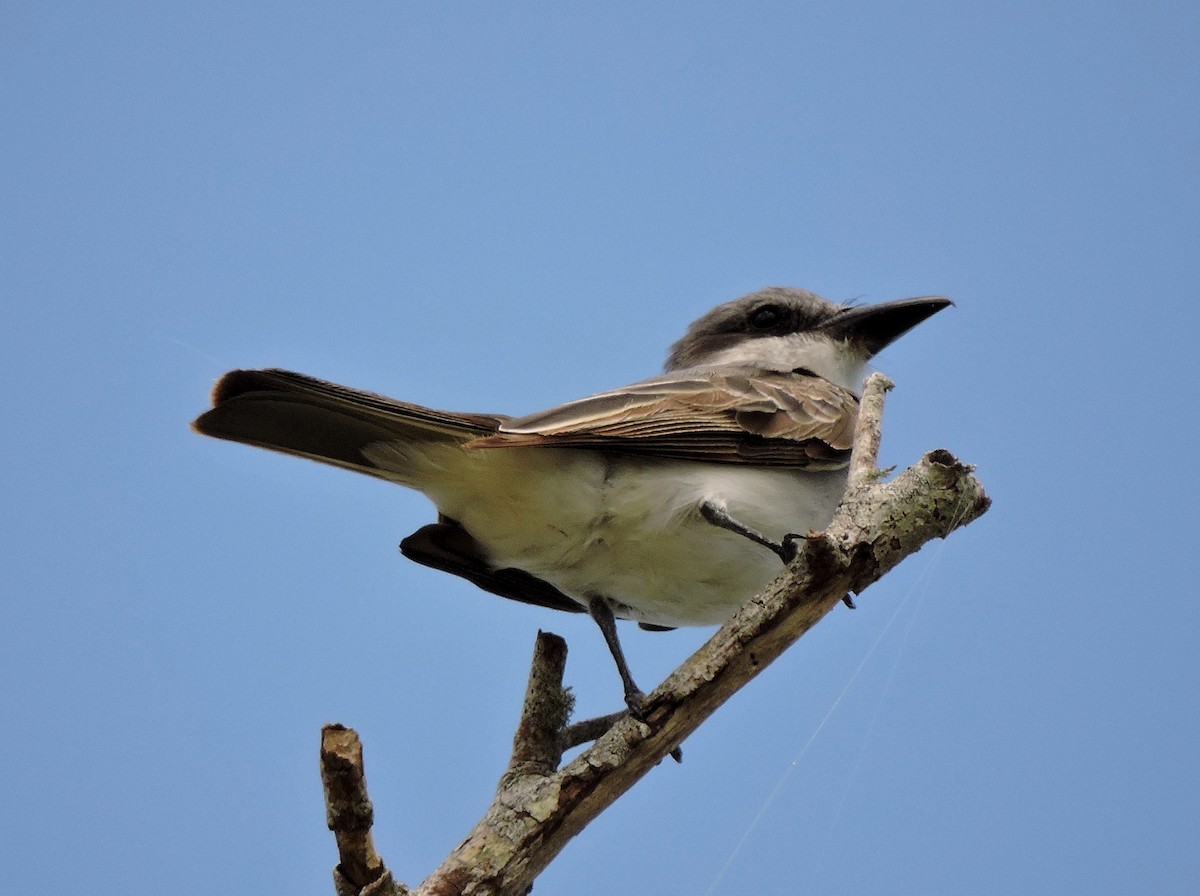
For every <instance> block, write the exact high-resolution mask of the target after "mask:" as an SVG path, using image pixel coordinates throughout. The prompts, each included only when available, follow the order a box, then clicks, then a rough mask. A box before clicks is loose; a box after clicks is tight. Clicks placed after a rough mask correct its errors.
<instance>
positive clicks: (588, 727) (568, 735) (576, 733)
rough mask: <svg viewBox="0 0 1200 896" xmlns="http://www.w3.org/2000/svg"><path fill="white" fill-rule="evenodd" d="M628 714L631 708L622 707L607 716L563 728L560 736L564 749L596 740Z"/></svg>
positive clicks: (585, 720)
mask: <svg viewBox="0 0 1200 896" xmlns="http://www.w3.org/2000/svg"><path fill="white" fill-rule="evenodd" d="M627 715H629V710H627V709H622V710H621V711H620V712H610V713H609V714H608V715H606V716H596V717H595V718H591V719H584V720H583V721H582V722H575V723H573V724H571V725H568V726H567V727H566V728H564V729H563V732H562V736H561V737H560V738H559V740H560V743H561V745H562V749H563V750H569V749H571V748H572V747H577V746H579V745H580V744H586V743H590V742H591V741H594V740H595V739H596V738H598V737H600V736H601V735H602V734H604V732H606V731H608V729H609V728H611V727H612V726H613V725H615V724H617V722H619V721H621V719H623V718H624V717H625V716H627Z"/></svg>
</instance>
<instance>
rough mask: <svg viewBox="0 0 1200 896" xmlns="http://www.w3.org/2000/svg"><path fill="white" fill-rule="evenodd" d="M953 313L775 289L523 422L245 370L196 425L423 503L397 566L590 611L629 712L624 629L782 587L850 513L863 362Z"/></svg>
mask: <svg viewBox="0 0 1200 896" xmlns="http://www.w3.org/2000/svg"><path fill="white" fill-rule="evenodd" d="M949 304H950V301H949V300H948V299H945V298H942V297H938V296H925V297H922V298H915V299H904V300H901V301H896V302H888V303H885V304H880V305H871V306H848V305H839V304H835V303H833V302H829V301H826V300H825V299H822V298H820V297H819V296H816V295H814V294H812V293H810V292H806V291H804V290H800V289H787V288H782V287H773V288H769V289H764V290H762V291H760V292H756V293H752V294H750V295H747V296H743V297H742V298H740V299H736V300H734V301H732V302H727V303H725V304H723V305H719V306H717V307H716V308H714V309H713V310H712V311H710V312H708V313H707V314H705V315H704V316H703V317H701V318H700V319H699V320H697V321H696V322H695V323H693V324H692V325H691V326H690V327H689V328H688V331H687V333H686V334H685V335H684V336H683V338H682V339H680V340H679V341H678V342H677V343H675V345H674V346H673V347H672V348H671V351H670V354H669V356H668V358H667V363H666V367H665V371H666V372H665V373H664V374H663V375H661V376H657V377H653V378H652V379H648V380H642V381H641V382H638V383H634V384H633V385H630V386H625V387H623V388H620V389H615V390H613V391H611V392H602V393H600V394H599V395H592V396H590V397H588V398H582V399H579V400H577V401H572V402H568V403H567V404H563V405H559V406H558V407H554V408H551V409H550V410H547V411H542V412H540V413H537V414H530V415H529V416H526V417H518V418H512V417H507V416H504V415H501V414H461V413H454V412H449V411H436V410H432V409H430V408H426V407H422V406H420V405H416V404H408V403H406V402H400V401H395V400H393V399H390V398H384V397H382V396H379V395H373V394H371V393H368V392H360V391H357V390H354V389H348V388H346V387H344V386H337V385H334V384H332V383H327V382H323V381H321V380H316V379H313V378H311V377H307V376H304V375H302V374H298V373H291V372H289V371H284V370H234V371H232V372H230V373H227V374H225V376H223V377H222V378H221V379H220V380H219V381H218V382H217V384H216V386H215V388H214V389H213V393H212V404H213V407H212V409H211V410H209V411H207V412H206V413H204V414H202V415H201V416H200V417H199V418H197V419H196V421H195V422H194V423H193V424H192V425H193V427H194V429H195V430H196V431H197V432H200V433H204V434H205V435H210V436H216V437H217V438H222V439H231V440H233V441H236V442H245V443H246V444H250V445H257V446H259V447H262V448H270V449H272V450H275V451H283V452H287V453H289V454H295V455H298V456H300V457H308V458H312V459H313V460H319V461H322V462H324V463H329V464H334V465H337V466H340V467H346V468H347V469H351V470H355V471H357V472H360V473H367V474H369V475H371V476H377V477H379V478H381V479H387V480H389V481H392V482H397V483H399V484H401V485H405V486H408V487H409V488H414V489H416V490H418V491H420V492H422V493H424V494H425V495H426V496H427V497H428V498H429V499H430V500H431V501H433V503H434V505H435V506H436V507H437V510H438V521H437V522H436V523H432V524H430V525H427V526H424V527H422V528H421V529H419V530H417V531H416V532H415V533H413V534H412V535H410V536H409V537H408V538H406V539H404V541H403V542H402V543H401V549H402V551H403V553H404V555H405V556H407V557H409V558H410V559H412V560H415V561H417V562H418V563H423V564H425V565H427V566H432V567H435V568H437V569H441V570H445V571H446V572H451V573H454V574H455V575H458V576H461V577H463V578H465V579H468V580H469V581H471V582H474V583H475V584H476V585H478V586H479V587H481V588H483V589H485V590H487V591H490V592H492V593H495V594H499V595H502V596H504V597H509V598H513V599H515V600H520V601H525V602H527V603H533V604H539V605H541V606H545V607H550V608H553V609H559V610H569V611H575V612H579V611H587V612H589V613H590V614H591V615H592V617H593V618H594V619H595V620H596V621H597V622H598V623H599V625H600V628H601V631H602V632H603V633H604V636H605V639H606V641H607V642H608V645H609V649H610V650H611V652H612V654H613V658H614V660H615V661H616V663H617V668H618V670H619V671H620V674H621V679H622V682H623V684H624V689H625V697H626V702H627V703H628V704H629V705H630V706H631V708H636V707H637V706H638V705H639V703H640V700H641V692H640V691H639V690H638V689H637V686H636V685H635V684H634V681H633V678H632V676H631V675H630V673H629V669H628V666H627V664H626V663H625V660H624V657H623V656H622V653H621V648H620V643H619V641H618V639H617V634H616V626H615V624H614V621H613V620H614V617H616V618H620V619H632V620H636V621H637V622H639V623H641V624H642V626H643V627H646V628H652V629H658V628H674V627H676V626H685V625H716V624H720V623H722V622H724V621H725V620H726V619H727V618H728V617H729V616H731V615H732V614H733V612H734V610H736V609H737V608H738V607H739V606H740V605H741V604H742V603H743V602H745V601H746V600H747V599H748V598H749V597H751V596H752V595H754V594H756V593H757V592H758V591H759V590H760V589H762V588H763V587H764V586H765V585H766V584H767V583H768V582H769V581H770V580H771V579H772V578H774V577H775V575H776V574H777V573H778V572H779V570H780V562H781V558H782V559H784V560H786V559H787V558H788V556H790V544H791V541H790V539H789V537H788V536H789V534H790V533H799V534H803V533H805V532H807V531H809V530H810V529H823V528H825V526H827V525H828V523H829V522H830V520H831V519H832V517H833V513H834V510H835V508H836V507H837V504H838V502H839V501H840V499H841V496H842V492H843V490H844V489H845V485H846V466H847V463H848V460H849V455H850V446H851V440H852V437H853V434H854V425H855V421H856V419H857V416H858V399H857V396H856V394H855V390H856V389H858V388H859V385H860V383H861V380H862V378H863V376H864V373H865V370H866V364H867V361H868V360H869V359H870V358H871V357H872V356H873V355H874V354H876V353H877V352H878V351H879V350H880V349H882V348H883V347H884V346H886V345H888V344H889V343H891V342H892V341H893V340H895V339H896V338H897V337H899V336H900V335H901V334H903V333H905V332H906V331H908V330H909V329H911V328H912V327H914V326H916V325H917V324H918V323H920V322H921V321H923V320H925V319H926V318H928V317H929V316H931V315H933V314H934V313H936V312H937V311H940V310H941V309H942V308H944V307H946V306H947V305H949Z"/></svg>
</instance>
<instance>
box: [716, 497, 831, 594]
mask: <svg viewBox="0 0 1200 896" xmlns="http://www.w3.org/2000/svg"><path fill="white" fill-rule="evenodd" d="M700 515H701V516H702V517H704V519H705V521H707V522H709V523H711V524H712V525H714V526H716V527H717V528H718V529H727V530H729V531H730V532H735V533H737V534H738V535H741V536H742V537H744V538H749V539H750V540H751V541H753V542H755V543H757V544H761V545H762V546H763V547H764V548H770V549H771V550H772V551H774V552H775V553H776V554H778V555H779V559H780V560H782V561H783V562H784V563H785V564H791V562H792V561H793V560H795V559H796V556H797V554H799V553H800V539H801V537H802V536H800V535H795V534H788V535H785V536H783V541H782V542H778V541H772V540H771V539H769V538H767V536H765V535H763V534H762V533H761V532H756V531H755V530H754V529H751V528H750V527H749V526H747V525H746V524H745V523H742V522H738V521H737V520H735V519H734V518H733V517H731V516H730V515H729V511H727V510H726V509H725V508H724V507H718V506H717V505H716V504H714V503H713V502H712V501H702V502H701V503H700ZM842 603H844V604H845V605H846V606H848V607H849V608H850V609H851V610H853V609H854V601H853V600H851V599H850V595H849V594H847V595H845V596H844V597H843V598H842Z"/></svg>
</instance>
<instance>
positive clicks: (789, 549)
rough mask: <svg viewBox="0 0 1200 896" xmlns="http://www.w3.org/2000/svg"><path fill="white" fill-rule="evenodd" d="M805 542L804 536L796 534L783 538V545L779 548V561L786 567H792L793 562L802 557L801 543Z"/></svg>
mask: <svg viewBox="0 0 1200 896" xmlns="http://www.w3.org/2000/svg"><path fill="white" fill-rule="evenodd" d="M803 540H804V536H803V535H796V534H795V533H791V534H788V535H785V536H783V544H781V545H780V546H779V559H780V560H782V561H783V562H784V564H785V565H787V566H791V565H792V561H793V560H795V559H796V558H797V557H799V556H800V543H801V542H802V541H803Z"/></svg>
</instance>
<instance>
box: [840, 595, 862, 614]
mask: <svg viewBox="0 0 1200 896" xmlns="http://www.w3.org/2000/svg"><path fill="white" fill-rule="evenodd" d="M842 603H844V604H845V605H846V606H848V607H849V608H850V609H851V610H857V609H858V607H857V606H856V605H855V603H854V598H852V597H851V596H850V595H849V594H843V595H842Z"/></svg>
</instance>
